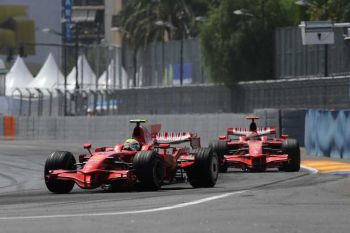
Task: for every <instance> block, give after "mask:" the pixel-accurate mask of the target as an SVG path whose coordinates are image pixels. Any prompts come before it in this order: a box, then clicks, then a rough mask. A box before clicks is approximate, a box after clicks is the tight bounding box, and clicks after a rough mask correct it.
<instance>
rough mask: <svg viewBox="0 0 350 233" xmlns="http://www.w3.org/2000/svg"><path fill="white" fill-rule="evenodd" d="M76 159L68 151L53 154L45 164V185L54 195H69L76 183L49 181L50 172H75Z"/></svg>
mask: <svg viewBox="0 0 350 233" xmlns="http://www.w3.org/2000/svg"><path fill="white" fill-rule="evenodd" d="M75 163H76V162H75V158H74V156H73V154H72V153H70V152H68V151H56V152H53V153H52V154H51V155H50V156H49V157H48V158H47V159H46V163H45V169H44V176H45V184H46V187H47V189H48V190H50V191H51V192H53V193H69V192H70V191H71V190H72V189H73V187H74V184H75V183H74V181H71V180H57V179H49V172H50V170H58V169H62V170H75V169H76V165H75Z"/></svg>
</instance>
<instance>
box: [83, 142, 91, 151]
mask: <svg viewBox="0 0 350 233" xmlns="http://www.w3.org/2000/svg"><path fill="white" fill-rule="evenodd" d="M83 147H84V149H87V150H90V149H91V144H90V143H86V144H84V145H83Z"/></svg>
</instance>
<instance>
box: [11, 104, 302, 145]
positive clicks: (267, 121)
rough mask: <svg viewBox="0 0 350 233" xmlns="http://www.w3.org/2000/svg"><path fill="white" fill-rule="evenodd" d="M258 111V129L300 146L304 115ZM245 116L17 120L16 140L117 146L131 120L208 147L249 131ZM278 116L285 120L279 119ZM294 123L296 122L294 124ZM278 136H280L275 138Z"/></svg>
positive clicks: (228, 114) (291, 112) (210, 115)
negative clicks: (233, 130) (191, 135)
mask: <svg viewBox="0 0 350 233" xmlns="http://www.w3.org/2000/svg"><path fill="white" fill-rule="evenodd" d="M294 111H295V110H291V111H288V112H286V111H280V110H278V109H265V110H257V111H255V112H254V114H256V115H258V116H259V117H260V119H259V121H258V122H257V124H258V126H261V127H267V126H271V127H275V128H276V130H277V132H282V133H287V134H289V135H290V136H291V137H294V138H296V139H298V140H299V142H300V144H301V145H303V141H304V140H303V136H304V122H303V121H301V120H300V119H302V118H303V117H304V115H303V114H305V111H299V110H298V112H294ZM245 116H246V114H236V113H235V114H232V113H220V114H214V113H213V114H210V113H207V114H181V115H180V114H177V115H118V116H99V117H97V116H93V117H88V116H85V117H25V116H22V117H17V121H16V129H17V136H16V138H17V139H34V140H43V139H44V140H45V139H48V140H55V139H57V140H67V141H84V140H86V141H95V140H108V141H111V142H120V141H122V140H124V139H125V138H128V137H130V135H131V131H132V129H133V125H132V124H130V123H129V119H132V118H145V119H148V121H149V124H154V123H161V124H162V131H193V132H196V133H197V134H198V135H199V136H200V137H201V139H202V144H203V145H208V143H209V142H210V141H211V140H214V139H216V138H217V137H218V135H223V134H226V130H227V128H228V127H248V126H249V123H250V122H249V121H247V120H246V119H245ZM281 116H283V117H285V119H284V118H282V119H281ZM293 119H296V120H295V121H294V120H293ZM278 135H279V134H278Z"/></svg>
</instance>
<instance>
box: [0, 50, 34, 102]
mask: <svg viewBox="0 0 350 233" xmlns="http://www.w3.org/2000/svg"><path fill="white" fill-rule="evenodd" d="M32 81H33V75H32V74H31V73H30V72H29V70H28V68H27V66H26V65H25V64H24V62H23V59H22V58H21V57H19V56H18V57H17V59H16V61H15V63H14V64H13V66H12V67H11V70H10V72H8V73H7V75H6V95H7V96H11V95H12V92H13V91H14V90H15V88H26V87H28V84H29V83H30V82H32Z"/></svg>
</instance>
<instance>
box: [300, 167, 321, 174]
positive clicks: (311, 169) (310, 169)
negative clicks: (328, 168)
mask: <svg viewBox="0 0 350 233" xmlns="http://www.w3.org/2000/svg"><path fill="white" fill-rule="evenodd" d="M300 167H301V168H303V169H305V170H307V171H309V172H310V174H316V173H318V170H317V169H315V168H313V167H308V166H304V165H301V166H300Z"/></svg>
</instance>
